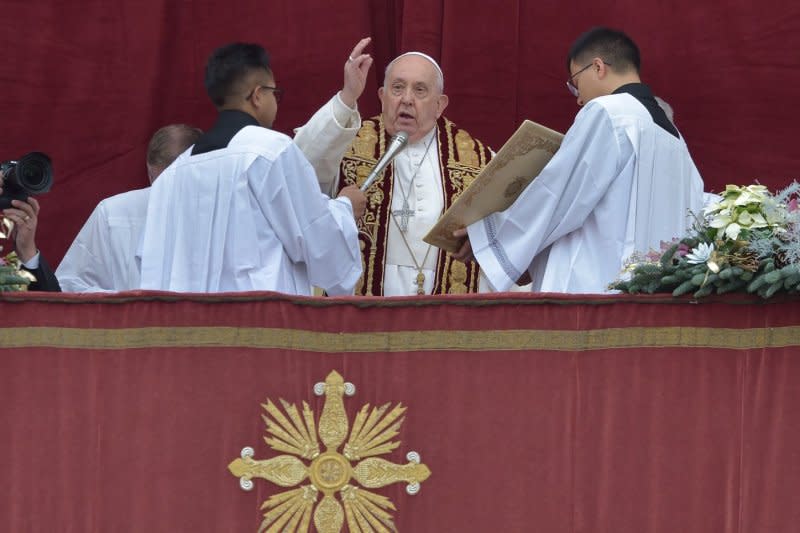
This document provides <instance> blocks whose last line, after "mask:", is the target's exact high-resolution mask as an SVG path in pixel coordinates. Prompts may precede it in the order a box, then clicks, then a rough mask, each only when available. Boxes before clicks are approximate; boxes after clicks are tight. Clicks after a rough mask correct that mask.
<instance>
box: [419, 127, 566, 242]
mask: <svg viewBox="0 0 800 533" xmlns="http://www.w3.org/2000/svg"><path fill="white" fill-rule="evenodd" d="M563 138H564V135H563V134H561V133H559V132H557V131H554V130H551V129H550V128H547V127H545V126H542V125H541V124H537V123H536V122H533V121H530V120H526V121H524V122H523V123H522V125H521V126H520V127H519V128H517V131H516V132H514V135H512V136H511V138H509V139H508V141H506V143H505V144H504V145H503V147H502V148H500V150H499V151H498V152H497V154H496V155H495V156H494V158H493V159H492V160H491V161H489V164H488V165H486V167H484V169H483V170H482V171H481V173H480V174H479V175H478V177H477V178H476V179H475V181H473V182H472V184H470V186H469V187H467V188H466V189H465V190H464V192H463V193H462V194H461V196H459V197H458V199H456V201H455V202H453V205H451V206H450V209H448V210H447V211H445V213H444V214H443V215H442V217H441V218H440V219H439V221H438V222H437V223H436V225H434V226H433V228H431V230H430V231H429V232H428V234H427V235H426V236H425V237H424V238H423V240H424V241H425V242H427V243H428V244H432V245H434V246H437V247H439V248H442V249H443V250H447V251H448V252H456V251H458V248H459V241H458V239H456V238H454V237H453V232H454V231H455V230H457V229H459V228H463V227H465V226H468V225H469V224H472V223H473V222H475V221H477V220H480V219H482V218H484V217H485V216H487V215H490V214H491V213H494V212H496V211H503V210H505V209H507V208H508V207H509V206H510V205H511V204H513V203H514V200H516V199H517V197H518V196H519V195H520V193H521V192H522V191H523V190H525V187H527V186H528V185H529V184H530V183H531V182H532V181H533V180H534V179H535V178H536V176H538V175H539V172H541V171H542V169H543V168H544V166H545V165H546V164H547V162H548V161H550V158H552V157H553V154H555V153H556V151H557V150H558V148H559V146H561V141H562V139H563Z"/></svg>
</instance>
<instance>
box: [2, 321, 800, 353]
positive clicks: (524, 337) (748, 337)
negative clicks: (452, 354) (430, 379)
mask: <svg viewBox="0 0 800 533" xmlns="http://www.w3.org/2000/svg"><path fill="white" fill-rule="evenodd" d="M792 346H800V326H786V327H775V328H746V329H725V328H702V327H631V328H608V329H594V330H581V331H569V330H539V329H515V330H500V331H463V330H461V331H456V330H444V331H435V330H431V331H397V332H370V333H326V332H318V331H307V330H301V329H284V328H236V327H147V328H121V329H102V328H66V327H22V328H6V329H0V353H1V352H2V350H3V349H7V348H42V347H49V348H67V349H105V350H125V349H133V348H257V349H282V350H300V351H308V352H324V353H353V352H355V353H371V352H376V353H394V352H419V351H460V352H483V351H505V350H526V349H527V350H553V351H569V352H575V351H579V352H580V351H591V350H606V349H624V348H677V347H684V348H722V349H728V350H750V349H758V348H784V347H792Z"/></svg>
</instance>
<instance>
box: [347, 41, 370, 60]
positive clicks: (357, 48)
mask: <svg viewBox="0 0 800 533" xmlns="http://www.w3.org/2000/svg"><path fill="white" fill-rule="evenodd" d="M371 40H372V37H364V38H363V39H361V40H360V41H358V44H357V45H356V46H355V48H353V53H352V54H350V57H352V58H353V59H355V58H357V57H358V56H360V55H361V54H362V53H363V52H364V48H366V47H367V45H368V44H369V42H370V41H371Z"/></svg>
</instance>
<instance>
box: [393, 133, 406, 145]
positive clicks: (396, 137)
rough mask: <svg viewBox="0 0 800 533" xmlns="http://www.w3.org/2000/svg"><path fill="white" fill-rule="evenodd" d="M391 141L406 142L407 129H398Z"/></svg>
mask: <svg viewBox="0 0 800 533" xmlns="http://www.w3.org/2000/svg"><path fill="white" fill-rule="evenodd" d="M392 140H393V141H397V142H399V143H400V144H401V145H405V144H406V143H407V142H408V132H407V131H398V132H397V133H395V134H394V137H392Z"/></svg>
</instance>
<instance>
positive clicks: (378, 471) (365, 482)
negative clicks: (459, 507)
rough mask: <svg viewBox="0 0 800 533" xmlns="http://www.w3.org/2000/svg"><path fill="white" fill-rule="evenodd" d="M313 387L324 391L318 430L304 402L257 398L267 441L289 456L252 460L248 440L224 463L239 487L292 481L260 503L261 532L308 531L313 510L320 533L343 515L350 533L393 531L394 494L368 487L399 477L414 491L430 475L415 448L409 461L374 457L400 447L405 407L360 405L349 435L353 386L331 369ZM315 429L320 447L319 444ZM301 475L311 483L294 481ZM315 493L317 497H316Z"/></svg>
mask: <svg viewBox="0 0 800 533" xmlns="http://www.w3.org/2000/svg"><path fill="white" fill-rule="evenodd" d="M314 392H315V393H316V394H317V395H318V396H322V395H323V394H324V395H325V405H324V406H323V408H322V415H321V416H320V418H319V432H317V430H316V424H315V420H314V413H313V412H312V411H311V409H310V408H309V406H308V404H307V403H306V402H303V410H302V415H301V413H300V411H299V410H298V409H297V406H296V405H294V404H289V403H288V402H286V401H284V400H283V399H281V400H280V403H281V405H282V407H283V410H281V409H279V408H278V407H277V406H276V405H275V404H274V403H272V401H271V400H269V399H268V400H267V403H266V404H262V407H263V408H264V410H265V411H266V413H267V414H266V415H262V417H263V419H264V422H265V423H266V425H267V430H266V433H267V435H268V436H267V437H265V439H264V440H265V442H266V443H267V444H268V445H269V446H270V447H271V448H272V449H273V450H275V451H278V452H285V453H286V454H291V455H278V456H277V457H273V458H272V459H266V460H256V459H253V455H254V451H253V449H252V448H249V447H248V448H245V449H243V450H242V454H241V458H239V459H236V460H234V461H233V462H231V464H229V465H228V469H229V470H230V471H231V473H232V474H233V475H234V476H236V477H238V478H239V483H240V485H241V487H242V488H243V489H244V490H251V489H252V488H253V481H252V479H253V478H262V479H266V480H267V481H270V482H272V483H274V484H276V485H278V486H281V487H297V488H294V489H291V490H287V491H285V492H281V493H278V494H275V495H273V496H270V497H269V499H267V501H265V502H264V503H263V504H262V506H261V509H262V510H264V511H265V513H264V520H263V521H262V523H261V527H260V528H259V532H262V531H263V532H267V533H272V532H307V531H308V529H309V526H310V522H311V517H312V514H313V519H314V525H315V526H316V528H317V531H319V532H320V533H339V532H340V531H341V530H342V527H343V526H344V521H345V518H346V519H347V526H348V529H349V530H350V531H351V532H364V533H369V532H380V531H387V530H388V531H396V528H395V526H394V522H393V521H392V515H391V514H390V513H389V511H394V510H395V507H394V505H393V504H392V502H391V500H389V499H388V498H386V497H384V496H381V495H379V494H376V493H374V492H372V491H371V490H367V489H374V488H380V487H385V486H386V485H389V484H392V483H399V482H404V483H407V484H408V485H407V486H406V492H408V493H409V494H412V495H413V494H416V493H417V492H419V488H420V483H422V482H423V481H425V480H426V479H427V478H428V476H430V474H431V471H430V470H429V469H428V467H427V466H426V465H425V464H423V463H421V462H420V457H419V454H417V453H416V452H409V453H408V455H407V456H406V458H407V459H408V461H409V462H408V463H407V464H404V465H402V464H396V463H392V462H390V461H387V460H385V459H381V458H379V457H376V456H378V455H385V454H388V453H390V452H392V451H393V450H395V449H396V448H397V447H398V446H400V441H392V439H393V438H394V437H396V436H397V435H398V433H399V430H400V426H401V425H402V423H403V414H404V413H405V410H406V408H405V407H403V406H402V404H397V405H395V406H394V407H393V408H392V409H389V407H390V405H389V404H388V403H387V404H385V405H383V406H381V407H373V408H372V409H371V410H370V406H369V404H367V405H364V406H363V407H362V408H361V410H360V411H359V412H358V414H357V415H356V417H355V420H354V422H353V428H352V430H351V431H350V432H349V433H350V434H349V438H348V430H349V420H348V418H347V414H346V412H345V409H344V399H343V396H344V395H345V394H346V395H348V396H353V395H354V394H355V386H353V385H352V384H351V383H345V382H344V379H343V378H342V376H340V375H339V374H338V373H337V372H335V371H333V372H331V373H330V374H328V377H327V378H326V379H325V383H317V384H316V385H315V386H314ZM317 434H319V440H321V441H322V444H323V445H324V446H325V451H321V448H320V443H319V440H317ZM346 438H347V442H346V443H345V439H346ZM343 443H344V448H343V449H342V451H341V453H340V452H339V451H338V450H339V447H340V446H341V445H342V444H343ZM304 460H305V461H304ZM306 462H309V464H306ZM305 480H308V481H309V484H306V485H302V486H299V485H300V484H301V483H303V482H304V481H305ZM353 482H355V483H353ZM320 494H322V500H321V501H320V502H319V503H317V499H318V498H319V495H320ZM337 494H338V496H339V498H338V499H337V498H336V495H337Z"/></svg>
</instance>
